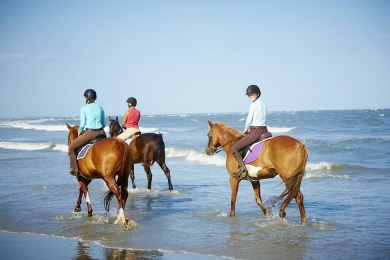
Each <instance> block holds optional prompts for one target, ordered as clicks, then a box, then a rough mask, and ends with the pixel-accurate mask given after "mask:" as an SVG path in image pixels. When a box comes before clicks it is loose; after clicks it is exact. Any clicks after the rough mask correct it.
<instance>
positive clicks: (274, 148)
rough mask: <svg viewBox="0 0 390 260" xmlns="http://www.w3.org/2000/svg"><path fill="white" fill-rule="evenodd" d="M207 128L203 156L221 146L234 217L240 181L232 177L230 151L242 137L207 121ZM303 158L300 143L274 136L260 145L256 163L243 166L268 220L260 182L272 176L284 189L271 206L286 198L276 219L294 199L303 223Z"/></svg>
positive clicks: (232, 130)
mask: <svg viewBox="0 0 390 260" xmlns="http://www.w3.org/2000/svg"><path fill="white" fill-rule="evenodd" d="M209 126H210V129H209V132H208V134H207V136H208V139H209V140H208V143H207V146H206V153H207V154H208V155H213V154H214V153H215V152H216V151H217V148H218V147H221V148H222V149H223V150H224V151H225V153H226V154H227V158H226V168H227V171H228V173H229V179H230V186H231V189H232V196H231V209H230V216H235V215H236V211H235V207H236V198H237V192H238V186H239V183H240V181H241V180H242V179H240V178H236V177H234V176H233V173H234V172H236V171H237V167H238V166H237V162H236V160H235V159H234V157H233V154H232V153H231V149H232V147H233V145H234V144H235V143H236V142H237V141H238V140H239V139H240V138H241V137H242V134H241V133H240V132H239V131H237V130H235V129H233V128H231V127H229V126H227V125H226V124H224V123H214V124H213V123H212V122H210V121H209ZM307 157H308V152H307V150H306V148H305V145H304V144H303V143H301V142H300V141H298V140H296V139H294V138H292V137H289V136H277V137H274V138H272V139H270V140H268V141H267V142H266V143H265V144H264V146H263V150H262V152H261V155H260V157H259V158H258V159H257V160H255V161H254V162H252V163H250V164H249V165H246V167H247V169H248V174H249V176H250V178H251V179H252V181H251V183H252V187H253V191H254V194H255V200H256V203H257V204H258V205H259V206H260V208H261V209H262V211H263V213H264V215H265V216H266V217H269V213H268V210H267V209H266V208H265V207H264V205H263V202H262V200H261V195H260V180H261V179H268V178H274V177H275V176H276V175H279V176H280V178H281V179H282V180H283V182H284V183H285V185H286V189H285V190H284V191H283V192H282V193H281V194H280V195H279V196H278V197H277V198H275V200H274V201H273V204H275V203H276V202H277V201H279V200H280V199H282V198H283V197H285V196H287V198H286V199H285V200H284V201H283V203H282V204H281V206H280V211H279V216H280V217H281V218H282V219H283V218H284V217H285V216H286V212H285V209H286V207H287V205H288V204H289V203H290V201H291V200H292V199H293V198H295V201H296V203H297V204H298V208H299V213H300V215H301V222H302V224H305V223H306V213H305V207H304V205H303V195H302V193H301V191H300V186H301V182H302V179H303V176H304V174H305V167H306V161H307Z"/></svg>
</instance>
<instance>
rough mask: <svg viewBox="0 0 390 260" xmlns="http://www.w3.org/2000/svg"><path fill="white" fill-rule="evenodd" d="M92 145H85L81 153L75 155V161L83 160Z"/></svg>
mask: <svg viewBox="0 0 390 260" xmlns="http://www.w3.org/2000/svg"><path fill="white" fill-rule="evenodd" d="M92 145H94V144H87V145H85V146H84V147H83V148H81V151H80V152H79V153H78V154H77V160H80V159H83V158H84V156H85V155H86V154H87V152H88V150H89V148H91V147H92Z"/></svg>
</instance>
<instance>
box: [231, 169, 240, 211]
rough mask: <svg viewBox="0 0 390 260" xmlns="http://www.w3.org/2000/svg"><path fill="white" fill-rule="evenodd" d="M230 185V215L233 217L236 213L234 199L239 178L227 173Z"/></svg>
mask: <svg viewBox="0 0 390 260" xmlns="http://www.w3.org/2000/svg"><path fill="white" fill-rule="evenodd" d="M229 180H230V187H231V189H232V197H231V200H230V216H231V217H234V216H235V215H236V199H237V192H238V186H239V184H240V178H236V177H233V175H231V174H229Z"/></svg>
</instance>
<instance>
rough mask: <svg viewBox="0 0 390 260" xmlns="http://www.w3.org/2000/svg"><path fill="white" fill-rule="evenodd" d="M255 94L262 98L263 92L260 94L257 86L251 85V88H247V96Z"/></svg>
mask: <svg viewBox="0 0 390 260" xmlns="http://www.w3.org/2000/svg"><path fill="white" fill-rule="evenodd" d="M253 93H257V94H258V96H259V97H260V95H261V92H260V88H259V87H258V86H257V85H250V86H249V87H247V89H246V94H245V95H249V94H253Z"/></svg>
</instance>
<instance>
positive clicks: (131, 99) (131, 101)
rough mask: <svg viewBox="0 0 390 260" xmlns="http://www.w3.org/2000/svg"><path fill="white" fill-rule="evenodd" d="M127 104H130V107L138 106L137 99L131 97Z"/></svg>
mask: <svg viewBox="0 0 390 260" xmlns="http://www.w3.org/2000/svg"><path fill="white" fill-rule="evenodd" d="M126 102H127V103H130V105H132V106H137V99H135V98H133V97H129V98H128V99H127V100H126Z"/></svg>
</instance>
